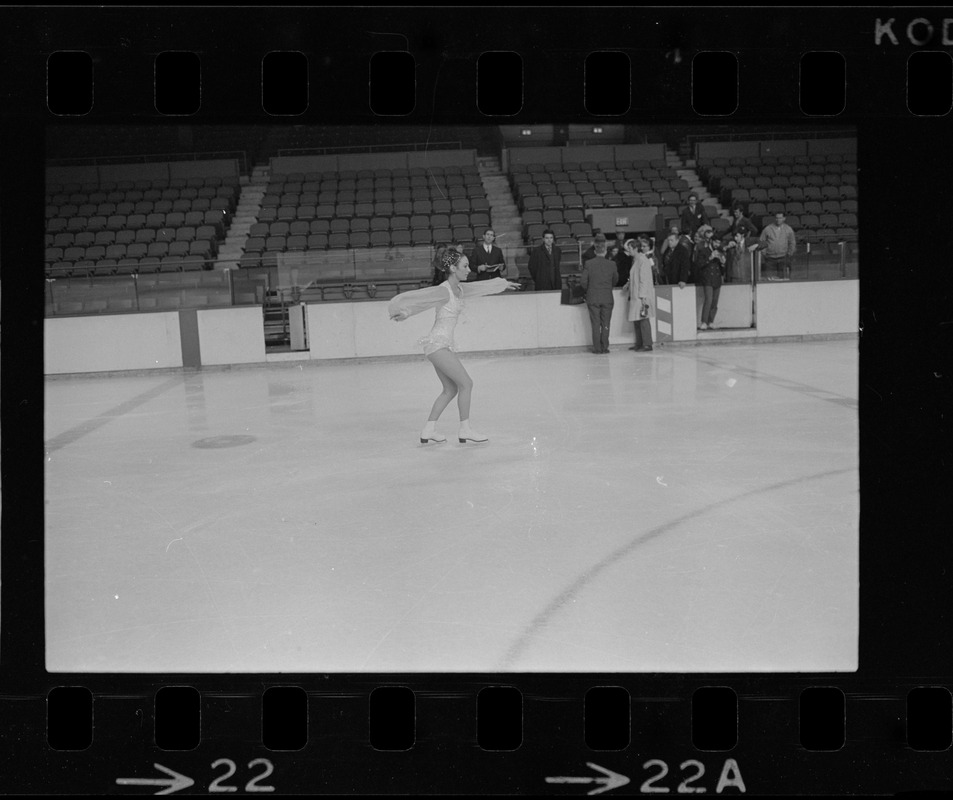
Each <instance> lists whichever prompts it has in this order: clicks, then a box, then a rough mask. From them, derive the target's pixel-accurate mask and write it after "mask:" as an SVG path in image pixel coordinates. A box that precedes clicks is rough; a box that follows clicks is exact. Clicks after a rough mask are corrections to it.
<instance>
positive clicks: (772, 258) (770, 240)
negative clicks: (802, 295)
mask: <svg viewBox="0 0 953 800" xmlns="http://www.w3.org/2000/svg"><path fill="white" fill-rule="evenodd" d="M761 241H762V242H763V243H764V245H765V248H764V253H763V254H762V257H763V258H764V266H765V272H767V270H768V267H769V266H771V265H773V266H774V267H775V269H776V270H777V274H778V277H777V280H779V281H789V280H791V257H792V256H793V255H794V252H795V249H796V248H797V239H796V238H795V236H794V230H793V229H792V228H791V226H790V225H788V224H787V223H785V221H784V214H782V213H780V212H778V213H777V214H775V215H774V222H772V223H771V224H769V225H767V226H765V229H764V230H763V231H761ZM765 278H766V279H767V280H769V281H771V280H775V278H772V277H770V276H768V275H765Z"/></svg>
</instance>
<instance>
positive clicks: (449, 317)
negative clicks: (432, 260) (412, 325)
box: [387, 278, 509, 356]
mask: <svg viewBox="0 0 953 800" xmlns="http://www.w3.org/2000/svg"><path fill="white" fill-rule="evenodd" d="M507 288H509V282H508V281H507V280H506V278H493V279H492V280H488V281H476V282H474V283H461V284H460V292H461V294H462V297H457V296H456V295H455V294H454V293H453V290H452V289H451V288H450V284H449V282H448V281H444V282H443V283H441V284H440V285H439V286H428V287H427V288H426V289H415V290H414V291H411V292H403V293H402V294H399V295H397V296H395V297H393V298H392V299H391V301H390V302H389V303H388V304H387V312H388V314H390V315H391V316H393V315H394V314H397V313H400V312H404V313H406V314H407V316H413V315H414V314H419V313H420V312H421V311H426V310H427V309H428V308H436V309H437V315H436V319H435V320H434V324H433V328H431V329H430V333H429V334H427V335H426V336H424V337H422V338H421V339H418V340H417V344H419V345H421V346H422V347H423V349H424V354H425V355H428V356H429V355H430V354H431V353H435V352H436V351H437V350H442V349H443V348H447V349H449V350H451V351H454V352H456V351H455V349H454V341H453V330H454V328H456V326H457V319H458V318H459V317H460V314H461V313H462V312H463V309H464V302H463V301H464V299H466V298H469V297H484V296H486V295H489V294H499V293H500V292H503V291H505V290H506V289H507Z"/></svg>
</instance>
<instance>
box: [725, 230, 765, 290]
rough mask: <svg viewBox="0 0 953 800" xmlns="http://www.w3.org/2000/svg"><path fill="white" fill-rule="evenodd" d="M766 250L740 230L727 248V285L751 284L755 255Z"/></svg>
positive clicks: (752, 237) (758, 241)
mask: <svg viewBox="0 0 953 800" xmlns="http://www.w3.org/2000/svg"><path fill="white" fill-rule="evenodd" d="M762 249H764V245H763V244H762V243H761V241H760V240H759V239H758V238H757V237H754V236H745V235H744V233H742V232H741V231H740V230H739V231H738V232H737V233H735V235H734V237H733V238H732V240H731V241H730V242H728V244H727V245H726V246H725V283H732V282H734V281H741V282H742V283H750V282H751V275H752V272H753V267H754V253H755V251H757V250H762Z"/></svg>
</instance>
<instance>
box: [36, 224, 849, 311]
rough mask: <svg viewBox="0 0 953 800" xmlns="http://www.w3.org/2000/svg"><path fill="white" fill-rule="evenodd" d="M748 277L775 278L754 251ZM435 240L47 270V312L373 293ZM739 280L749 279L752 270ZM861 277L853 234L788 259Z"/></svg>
mask: <svg viewBox="0 0 953 800" xmlns="http://www.w3.org/2000/svg"><path fill="white" fill-rule="evenodd" d="M590 244H591V241H589V240H581V241H578V242H577V243H576V247H575V248H574V249H568V250H566V249H564V256H563V263H562V272H563V274H564V275H574V274H578V272H579V271H580V269H581V265H582V258H583V254H584V252H585V250H586V249H588V247H589V245H590ZM530 249H531V248H530V247H529V246H526V245H523V244H513V245H507V246H505V247H504V248H503V250H504V258H505V260H506V263H507V265H508V266H509V277H510V278H511V279H512V280H520V281H521V282H523V283H524V284H527V285H528V284H529V283H531V278H530V277H529V274H528V272H527V271H526V269H525V264H526V261H525V259H526V256H527V255H528V253H529V251H530ZM754 256H755V258H754V259H752V261H751V262H750V263H751V266H750V267H748V268H747V269H750V270H753V274H751V277H750V279H751V280H752V281H753V282H754V283H759V282H766V281H769V280H773V279H776V278H777V277H778V276H777V274H768V273H767V272H766V271H765V270H764V269H763V263H762V259H761V254H760V252H757V253H755V254H754ZM433 258H434V248H433V246H430V245H427V246H419V247H388V248H372V249H367V250H322V251H301V252H294V253H281V254H279V257H278V258H277V260H276V262H275V263H273V264H271V265H268V266H262V267H253V268H242V269H231V270H221V271H219V270H210V271H195V272H171V273H149V274H144V273H140V274H133V275H112V276H99V277H94V276H82V277H79V276H77V277H69V278H56V279H54V278H47V281H46V283H47V288H46V293H47V304H46V309H47V316H64V315H77V314H101V313H127V312H144V311H168V310H174V309H178V308H205V307H227V306H237V305H248V304H255V305H264V304H265V302H266V301H267V299H268V298H269V297H273V298H276V299H278V300H279V301H281V302H284V303H292V302H293V303H297V302H307V301H329V300H341V301H348V300H374V299H382V298H384V297H387V296H390V295H393V294H394V293H395V292H397V291H407V290H410V289H415V288H419V287H422V286H429V285H430V284H431V282H432V281H433V266H432V264H433ZM747 269H746V271H744V272H743V274H742V273H739V274H738V275H737V276H736V280H739V281H743V282H747V281H748V280H749V272H748V271H747ZM858 277H859V249H858V245H857V243H856V242H853V241H838V242H831V243H828V244H818V243H803V244H800V245H798V248H797V251H796V252H795V254H794V256H793V257H792V258H791V259H790V280H791V281H804V282H806V281H827V280H841V279H856V278H858Z"/></svg>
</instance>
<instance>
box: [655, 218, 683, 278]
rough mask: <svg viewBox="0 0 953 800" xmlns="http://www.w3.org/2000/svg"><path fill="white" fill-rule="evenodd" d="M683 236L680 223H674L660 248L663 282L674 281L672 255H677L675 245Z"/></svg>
mask: <svg viewBox="0 0 953 800" xmlns="http://www.w3.org/2000/svg"><path fill="white" fill-rule="evenodd" d="M680 238H681V232H680V231H679V227H678V225H672V227H671V228H669V230H668V236H666V237H665V238H664V239H663V240H662V246H661V247H660V248H659V261H661V272H660V279H659V280H660V282H661V283H663V284H668V283H674V281H673V280H672V257H673V256H674V255H675V247H676V246H677V245H678V240H679V239H680Z"/></svg>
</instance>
